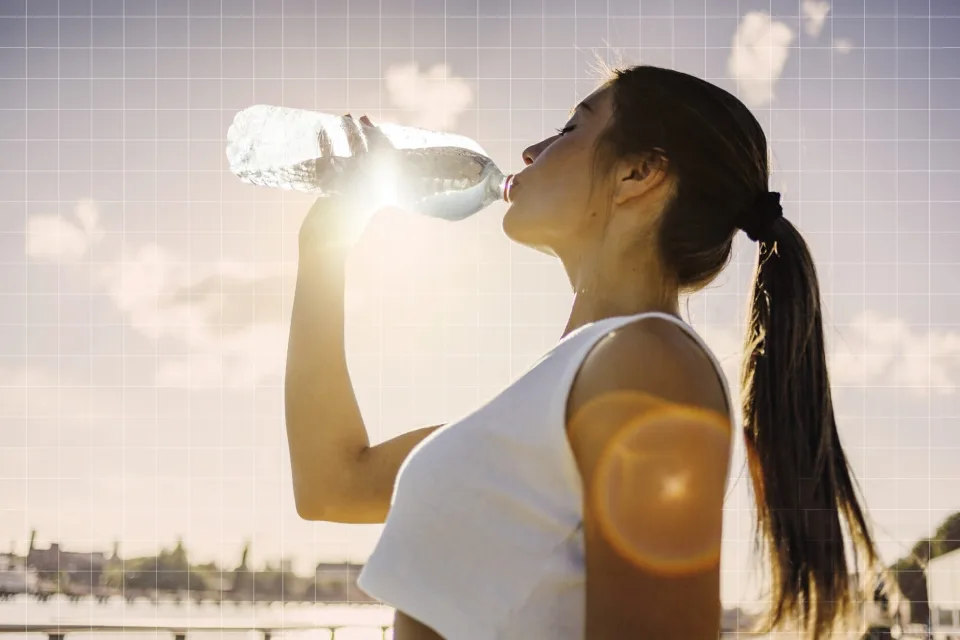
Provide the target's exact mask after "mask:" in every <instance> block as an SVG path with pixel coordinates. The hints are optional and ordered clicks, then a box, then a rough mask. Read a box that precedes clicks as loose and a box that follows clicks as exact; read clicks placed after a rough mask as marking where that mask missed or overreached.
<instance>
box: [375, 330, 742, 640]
mask: <svg viewBox="0 0 960 640" xmlns="http://www.w3.org/2000/svg"><path fill="white" fill-rule="evenodd" d="M651 316H656V317H661V318H666V319H668V320H670V321H672V322H674V323H676V324H677V325H678V326H680V327H682V328H683V329H684V330H685V331H686V332H687V333H688V334H689V335H690V336H691V337H692V338H693V339H694V340H695V341H696V342H697V343H698V344H699V345H700V346H701V348H703V349H704V350H705V351H706V353H707V354H708V355H709V356H710V359H711V361H712V362H713V363H714V366H715V368H716V370H717V375H718V376H719V377H720V380H721V382H722V383H723V388H724V392H725V394H726V398H727V403H728V405H729V406H730V419H731V422H735V412H734V409H733V406H732V403H731V402H730V392H729V387H728V385H727V381H726V378H725V376H724V374H723V370H722V368H721V366H720V363H719V362H718V361H717V359H716V357H715V356H714V355H713V353H712V352H711V351H710V349H709V348H708V347H707V345H706V344H705V343H704V342H703V340H702V339H701V338H700V336H698V335H697V334H696V333H695V332H694V331H693V329H692V328H690V327H689V326H688V325H687V324H686V323H684V322H683V321H682V320H680V319H679V318H677V317H675V316H671V315H669V314H666V313H660V312H647V313H642V314H637V315H634V316H618V317H614V318H607V319H604V320H601V321H599V322H595V323H591V324H588V325H584V326H583V327H580V328H579V329H577V330H575V331H573V332H571V333H569V334H568V335H566V336H565V337H564V338H563V339H562V340H561V341H560V343H559V344H558V345H557V346H556V347H554V348H553V349H551V350H550V351H549V352H548V353H547V354H546V355H545V356H544V357H543V358H541V359H540V361H538V362H537V363H536V364H535V365H533V367H531V368H530V369H529V370H528V371H527V372H526V373H525V374H524V375H522V376H521V377H520V378H518V379H517V380H515V381H514V382H513V383H512V384H511V385H510V386H509V387H507V388H506V389H505V390H504V391H503V392H502V393H500V394H499V395H498V396H496V397H495V398H494V399H492V400H491V401H490V402H488V403H487V404H486V405H484V406H483V407H481V408H480V409H478V410H476V411H474V412H473V413H471V414H469V415H467V416H466V417H464V418H462V419H460V420H458V421H456V422H453V423H450V424H448V425H446V426H444V427H441V428H440V429H437V430H436V431H434V432H433V433H432V434H430V436H428V437H427V438H425V439H424V440H423V441H422V442H421V443H420V444H419V445H418V446H417V447H416V448H415V449H414V450H413V451H412V452H411V453H410V455H409V456H408V457H407V459H406V461H405V462H404V464H403V465H402V466H401V468H400V472H399V474H398V476H397V482H396V485H395V487H394V494H393V499H392V502H391V508H390V512H389V516H388V517H387V521H386V523H385V526H384V529H383V533H382V535H381V537H380V540H379V542H378V543H377V546H376V548H375V549H374V551H373V553H372V555H371V556H370V558H369V560H368V561H367V563H366V565H365V566H364V568H363V571H362V572H361V573H360V576H359V579H358V586H359V587H360V588H361V589H362V590H363V591H365V592H366V593H367V594H369V595H370V596H372V597H374V598H376V599H377V600H379V601H381V602H383V603H385V604H387V605H389V606H392V607H394V608H396V609H399V610H400V611H403V612H404V613H406V614H407V615H409V616H411V617H413V618H415V619H417V620H419V621H420V622H422V623H423V624H425V625H427V626H429V627H431V628H433V629H434V630H436V631H437V633H439V634H440V635H441V636H443V637H444V638H446V639H447V640H494V639H496V640H515V639H516V640H519V639H521V638H522V639H524V640H530V639H533V638H551V639H554V640H574V639H577V640H579V639H581V638H583V635H584V628H585V616H584V613H585V596H584V586H585V570H584V566H585V565H584V547H583V537H582V521H583V509H582V501H583V492H582V486H581V478H580V472H579V470H578V468H577V465H576V461H575V459H574V457H573V452H572V451H571V449H570V446H569V441H568V440H567V432H566V406H567V396H568V394H569V391H570V388H571V386H572V383H573V379H574V377H575V376H576V373H577V371H578V370H579V368H580V364H581V362H582V361H583V360H584V358H585V357H586V356H587V354H588V352H589V351H590V349H591V348H592V347H593V346H594V345H595V344H596V343H597V342H598V341H599V340H600V339H601V338H602V337H603V336H605V335H607V334H608V333H609V332H610V331H613V330H614V329H617V328H619V327H622V326H624V325H626V324H628V323H630V322H632V321H634V320H637V319H639V318H642V317H651Z"/></svg>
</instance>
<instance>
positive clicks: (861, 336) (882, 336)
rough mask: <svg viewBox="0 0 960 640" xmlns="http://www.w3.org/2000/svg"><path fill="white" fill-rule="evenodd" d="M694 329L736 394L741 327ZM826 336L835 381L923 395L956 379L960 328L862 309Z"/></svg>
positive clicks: (959, 377) (952, 386)
mask: <svg viewBox="0 0 960 640" xmlns="http://www.w3.org/2000/svg"><path fill="white" fill-rule="evenodd" d="M696 330H697V333H698V334H699V335H700V336H701V337H702V338H703V339H704V341H705V342H706V343H707V345H708V346H709V347H710V349H711V350H712V351H713V352H714V354H715V355H716V356H717V358H718V359H719V360H720V362H721V365H722V366H723V370H724V373H725V374H726V376H727V380H728V381H729V383H730V386H731V392H732V393H734V395H736V393H737V390H736V387H737V385H738V383H739V380H740V366H741V359H742V353H743V351H742V349H743V338H744V335H743V332H742V331H740V329H739V328H737V329H734V328H732V327H716V326H704V327H696ZM744 331H745V329H744ZM826 336H827V337H826V341H827V344H826V350H827V366H828V370H829V373H830V383H831V384H832V385H834V386H870V385H896V386H898V387H903V388H906V389H909V390H910V392H911V393H912V394H913V395H914V396H916V397H917V398H926V397H928V396H930V395H952V394H953V393H955V390H956V388H957V386H958V385H960V332H957V331H944V330H939V329H932V330H930V331H926V332H924V331H915V330H913V329H911V328H910V327H909V326H908V325H907V324H906V323H905V322H904V321H903V320H900V319H897V318H884V317H882V316H881V315H880V314H878V313H876V312H872V311H866V312H864V313H862V314H860V315H858V316H857V317H856V318H854V320H853V321H852V322H851V323H849V324H844V325H840V326H834V327H828V329H827V331H826Z"/></svg>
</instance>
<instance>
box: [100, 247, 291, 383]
mask: <svg viewBox="0 0 960 640" xmlns="http://www.w3.org/2000/svg"><path fill="white" fill-rule="evenodd" d="M97 277H98V281H99V282H100V284H101V286H103V287H104V288H105V289H106V291H107V293H108V294H109V296H110V298H111V300H112V301H113V302H114V304H115V305H116V307H117V308H118V309H120V310H121V311H122V312H123V313H124V315H125V316H126V318H127V321H128V323H129V325H130V326H131V327H132V328H133V329H135V330H136V331H138V332H140V333H141V334H143V335H144V336H147V337H149V338H153V339H155V340H159V339H164V338H166V339H172V340H175V341H177V342H180V343H182V344H184V345H185V346H186V347H188V353H187V355H185V356H183V357H180V358H172V359H170V358H165V359H164V360H163V361H162V362H161V363H160V364H159V365H158V368H157V380H156V382H157V384H159V385H161V386H178V387H221V386H226V387H237V386H252V385H255V384H257V383H258V382H260V381H262V380H264V379H265V378H268V377H270V376H274V375H278V374H280V373H281V372H282V370H283V363H284V358H285V356H286V350H285V347H286V337H287V329H286V327H285V324H284V322H283V317H282V316H283V313H282V310H283V308H284V307H283V301H282V300H281V290H282V283H283V275H282V272H281V271H277V270H270V269H264V268H259V269H255V268H253V267H252V266H250V265H246V264H242V263H236V262H225V261H222V262H217V263H188V262H185V261H183V260H180V259H178V257H177V256H176V255H175V254H174V253H172V252H171V251H169V250H167V249H164V248H162V247H160V246H158V245H156V244H149V245H145V246H143V247H141V248H139V249H136V250H132V249H130V248H125V249H124V250H123V254H122V256H121V257H120V259H119V260H118V261H116V262H114V263H111V264H109V265H106V266H104V267H102V269H101V270H100V271H99V273H98V276H97Z"/></svg>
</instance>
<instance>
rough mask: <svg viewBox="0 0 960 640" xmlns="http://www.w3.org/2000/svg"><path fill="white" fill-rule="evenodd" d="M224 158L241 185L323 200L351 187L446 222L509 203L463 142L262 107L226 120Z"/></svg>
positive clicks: (376, 201)
mask: <svg viewBox="0 0 960 640" xmlns="http://www.w3.org/2000/svg"><path fill="white" fill-rule="evenodd" d="M226 153H227V158H228V160H229V162H230V170H231V171H232V172H233V173H234V174H235V175H236V176H237V177H239V178H240V179H241V180H243V181H244V182H247V183H249V184H255V185H262V186H267V187H278V188H282V189H293V190H296V191H305V192H310V193H317V194H319V195H324V194H334V193H348V192H349V193H357V192H358V190H357V186H358V182H359V186H360V187H361V189H362V192H363V193H364V197H366V194H367V193H369V195H370V199H371V202H370V204H371V206H373V207H376V206H380V205H383V204H394V205H397V206H400V207H403V208H406V209H409V210H411V211H414V212H417V213H423V214H425V215H429V216H433V217H436V218H444V219H446V220H462V219H464V218H467V217H469V216H471V215H473V214H475V213H477V212H478V211H480V210H481V209H483V208H485V207H487V206H488V205H490V204H492V203H493V202H496V201H498V200H503V201H509V192H510V185H511V182H512V178H513V176H512V175H510V176H505V175H504V174H503V173H502V172H501V171H500V169H499V168H498V167H497V165H496V164H495V163H494V162H493V160H491V159H490V158H489V157H488V156H487V154H486V152H485V151H484V150H483V148H482V147H481V146H480V145H479V144H477V143H476V142H474V141H473V140H471V139H470V138H467V137H465V136H461V135H457V134H452V133H442V132H437V131H429V130H426V129H418V128H415V127H405V126H401V125H397V124H390V123H384V124H380V125H377V126H376V127H371V126H366V125H362V124H361V123H359V122H358V121H357V120H356V119H354V118H353V117H352V116H335V115H331V114H327V113H318V112H315V111H307V110H303V109H290V108H286V107H277V106H270V105H255V106H252V107H248V108H246V109H244V110H243V111H240V112H239V113H238V114H237V115H236V116H235V117H234V120H233V124H231V125H230V128H229V129H228V131H227V149H226Z"/></svg>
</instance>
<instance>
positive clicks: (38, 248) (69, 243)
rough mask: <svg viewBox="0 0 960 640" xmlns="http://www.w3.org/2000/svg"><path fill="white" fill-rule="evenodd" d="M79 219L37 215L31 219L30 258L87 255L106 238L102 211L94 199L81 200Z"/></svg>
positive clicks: (67, 258)
mask: <svg viewBox="0 0 960 640" xmlns="http://www.w3.org/2000/svg"><path fill="white" fill-rule="evenodd" d="M74 217H75V218H76V220H67V219H66V218H64V217H63V216H59V215H33V216H30V218H29V219H28V220H27V229H26V253H27V257H29V258H36V259H40V260H53V261H63V262H73V261H76V260H79V259H80V258H82V257H83V256H84V255H86V253H87V251H88V250H89V248H90V247H91V246H92V245H93V244H95V243H97V242H99V241H100V240H101V239H102V238H103V229H101V228H100V225H99V213H98V211H97V208H96V203H94V202H93V201H92V200H81V201H80V202H78V203H77V206H76V209H75V210H74Z"/></svg>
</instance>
